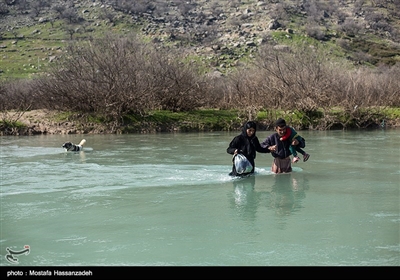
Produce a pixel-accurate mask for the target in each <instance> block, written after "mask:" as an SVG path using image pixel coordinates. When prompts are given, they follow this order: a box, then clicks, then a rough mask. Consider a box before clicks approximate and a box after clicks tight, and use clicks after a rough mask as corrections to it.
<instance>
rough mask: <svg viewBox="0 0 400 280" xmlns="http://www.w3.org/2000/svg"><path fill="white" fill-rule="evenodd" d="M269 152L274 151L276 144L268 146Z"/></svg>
mask: <svg viewBox="0 0 400 280" xmlns="http://www.w3.org/2000/svg"><path fill="white" fill-rule="evenodd" d="M268 149H269V150H270V151H271V152H276V145H273V146H270V147H268Z"/></svg>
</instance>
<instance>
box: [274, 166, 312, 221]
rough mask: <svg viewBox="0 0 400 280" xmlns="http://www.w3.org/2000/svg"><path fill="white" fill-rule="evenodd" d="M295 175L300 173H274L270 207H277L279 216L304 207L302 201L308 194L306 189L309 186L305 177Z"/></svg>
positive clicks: (276, 211) (276, 210)
mask: <svg viewBox="0 0 400 280" xmlns="http://www.w3.org/2000/svg"><path fill="white" fill-rule="evenodd" d="M295 175H298V174H293V173H292V174H276V175H274V177H275V182H274V184H273V185H272V190H271V204H270V207H271V208H273V209H275V213H276V214H277V215H278V216H287V215H291V214H292V213H294V212H297V211H299V210H300V209H301V208H302V206H301V202H302V200H303V199H304V198H305V196H306V193H305V190H306V189H308V188H309V187H308V184H307V180H306V179H305V178H301V177H300V176H295Z"/></svg>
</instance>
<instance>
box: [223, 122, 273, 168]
mask: <svg viewBox="0 0 400 280" xmlns="http://www.w3.org/2000/svg"><path fill="white" fill-rule="evenodd" d="M256 130H257V125H256V123H255V122H253V121H249V122H247V123H246V124H245V125H244V126H243V130H242V133H241V134H240V135H238V136H236V137H235V138H233V139H232V141H231V142H230V143H229V146H228V148H227V149H226V152H227V153H228V154H231V155H234V156H235V155H236V154H242V155H244V156H245V157H246V158H247V160H248V161H249V162H250V163H251V164H252V166H253V168H252V170H251V171H250V172H247V173H242V174H239V173H238V172H237V170H236V168H235V164H233V166H232V172H231V173H229V175H231V176H244V175H248V174H251V173H254V168H255V158H256V152H259V153H270V150H269V149H268V148H263V147H261V145H260V141H259V140H258V138H257V136H256Z"/></svg>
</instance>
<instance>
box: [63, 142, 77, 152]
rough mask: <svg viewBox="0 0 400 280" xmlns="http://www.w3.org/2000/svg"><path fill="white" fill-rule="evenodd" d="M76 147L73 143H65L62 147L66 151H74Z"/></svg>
mask: <svg viewBox="0 0 400 280" xmlns="http://www.w3.org/2000/svg"><path fill="white" fill-rule="evenodd" d="M74 146H75V145H74V144H72V143H71V142H65V143H64V144H63V145H62V147H63V148H64V149H66V150H67V151H69V150H71V149H73V148H74Z"/></svg>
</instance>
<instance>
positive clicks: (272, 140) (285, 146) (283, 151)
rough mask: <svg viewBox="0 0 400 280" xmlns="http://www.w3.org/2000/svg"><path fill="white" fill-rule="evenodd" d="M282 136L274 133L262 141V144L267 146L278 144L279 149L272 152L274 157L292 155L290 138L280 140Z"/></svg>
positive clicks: (282, 157)
mask: <svg viewBox="0 0 400 280" xmlns="http://www.w3.org/2000/svg"><path fill="white" fill-rule="evenodd" d="M279 138H280V136H279V134H278V133H274V134H272V135H270V136H268V137H267V138H266V139H265V140H264V141H263V142H262V143H261V146H262V147H265V148H269V147H270V146H274V145H277V150H276V152H271V155H272V156H273V157H275V158H276V157H277V158H281V159H284V158H287V157H288V156H290V155H291V154H292V153H291V152H290V149H289V147H290V144H291V141H290V140H289V139H287V140H285V141H281V140H279Z"/></svg>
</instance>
